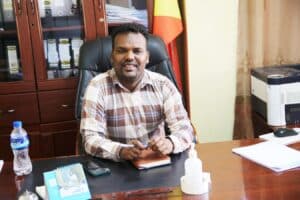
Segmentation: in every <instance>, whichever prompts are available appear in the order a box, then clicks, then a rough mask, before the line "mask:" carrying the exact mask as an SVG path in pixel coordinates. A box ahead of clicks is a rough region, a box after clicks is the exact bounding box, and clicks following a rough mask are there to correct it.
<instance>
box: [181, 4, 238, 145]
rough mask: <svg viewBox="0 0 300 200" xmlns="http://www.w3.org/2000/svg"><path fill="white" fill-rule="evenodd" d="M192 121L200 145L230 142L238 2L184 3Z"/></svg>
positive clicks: (232, 120) (234, 82)
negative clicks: (202, 143)
mask: <svg viewBox="0 0 300 200" xmlns="http://www.w3.org/2000/svg"><path fill="white" fill-rule="evenodd" d="M184 10H185V11H184V13H185V15H186V16H185V19H186V24H187V38H188V44H187V45H188V63H189V74H188V76H189V80H190V81H189V85H190V91H189V92H190V109H191V120H192V123H193V124H194V126H195V128H196V130H197V133H198V140H199V141H200V143H201V142H212V141H224V140H231V139H232V134H233V124H234V99H235V88H236V85H235V84H236V48H237V19H238V0H226V1H224V0H185V1H184Z"/></svg>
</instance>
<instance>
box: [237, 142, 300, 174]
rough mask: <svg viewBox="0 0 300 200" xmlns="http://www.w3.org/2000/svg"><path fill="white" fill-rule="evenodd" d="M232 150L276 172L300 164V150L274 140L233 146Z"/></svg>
mask: <svg viewBox="0 0 300 200" xmlns="http://www.w3.org/2000/svg"><path fill="white" fill-rule="evenodd" d="M232 151H233V152H234V153H236V154H239V155H240V156H242V157H245V158H247V159H249V160H251V161H253V162H256V163H258V164H260V165H262V166H265V167H267V168H269V169H271V170H273V171H276V172H281V171H284V170H288V169H292V168H296V167H299V166H300V151H297V150H295V149H292V148H290V147H287V146H285V145H282V144H279V143H276V142H272V141H267V142H261V143H258V144H254V145H250V146H246V147H238V148H233V149H232Z"/></svg>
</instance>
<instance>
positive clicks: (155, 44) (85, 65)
mask: <svg viewBox="0 0 300 200" xmlns="http://www.w3.org/2000/svg"><path fill="white" fill-rule="evenodd" d="M148 50H149V53H150V60H149V63H148V64H147V66H146V68H147V69H149V70H151V71H154V72H158V73H160V74H163V75H165V76H166V77H168V78H169V79H170V80H171V81H172V82H173V83H174V84H175V86H176V87H177V88H178V85H177V83H176V79H175V75H174V72H173V68H172V65H171V62H170V59H169V56H168V53H167V50H166V47H165V44H164V42H163V41H162V40H161V39H160V38H159V37H156V36H153V35H150V36H149V39H148ZM111 51H112V41H111V37H110V36H107V37H102V38H98V39H96V40H92V41H87V42H85V43H84V44H83V45H82V46H81V48H80V54H79V83H78V88H77V95H76V103H75V118H76V119H78V120H80V118H81V106H82V99H83V96H84V93H85V89H86V87H87V85H88V83H89V81H90V80H91V79H92V78H93V77H94V76H96V75H97V74H99V73H103V72H105V71H107V70H108V69H110V68H111V63H110V55H111ZM76 148H77V150H76V151H77V153H83V152H84V151H83V149H82V144H81V135H80V134H78V135H77V147H76Z"/></svg>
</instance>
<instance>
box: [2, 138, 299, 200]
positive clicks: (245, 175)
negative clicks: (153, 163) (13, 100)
mask: <svg viewBox="0 0 300 200" xmlns="http://www.w3.org/2000/svg"><path fill="white" fill-rule="evenodd" d="M257 141H259V140H236V141H229V142H217V143H205V144H198V145H197V151H198V154H199V156H200V158H201V160H202V163H203V169H204V171H206V172H210V173H211V180H212V185H211V190H210V192H209V193H208V194H206V195H202V196H191V195H184V194H182V193H181V191H180V188H179V187H178V183H179V180H177V178H176V180H163V179H162V180H161V181H162V182H164V181H165V182H166V183H167V184H166V185H164V186H162V187H157V186H154V188H152V189H150V188H148V189H144V190H141V188H143V187H144V186H141V188H137V190H130V191H119V192H115V193H111V192H108V193H106V192H104V193H105V194H99V193H102V192H97V191H92V194H93V197H95V198H100V199H101V198H102V199H112V198H114V199H158V198H159V199H181V198H182V197H183V199H210V200H214V199H215V200H219V199H230V200H234V199H248V200H249V199H255V200H256V199H289V200H293V199H300V168H297V169H293V170H289V171H285V172H282V173H275V172H273V171H271V170H269V169H267V168H265V167H262V166H259V165H257V164H255V163H253V162H251V161H248V160H246V159H244V158H241V157H240V156H238V155H235V154H233V153H232V152H231V149H232V148H234V147H238V146H245V145H249V144H253V143H256V142H257ZM291 147H293V148H295V149H298V150H300V143H298V144H294V145H291ZM182 156H184V155H181V156H180V157H179V158H178V157H177V158H176V159H179V160H181V161H179V164H178V166H176V167H175V168H177V169H175V171H176V170H177V172H178V173H181V172H182V170H183V168H182V167H183V166H182V160H183V159H181V157H182ZM68 159H75V160H76V159H79V160H80V159H82V158H81V157H76V156H75V157H70V158H68ZM55 160H56V163H57V164H64V160H65V159H64V158H56V159H55ZM36 162H37V163H44V164H45V163H47V161H45V160H39V161H34V163H36ZM173 164H174V163H173ZM41 165H43V164H41ZM176 165H177V163H176ZM47 167H49V166H42V168H45V169H48V168H47ZM172 167H174V166H172ZM164 170H166V171H168V169H167V168H165V169H164ZM148 173H154V172H151V170H149V171H148ZM167 173H168V172H167ZM30 176H31V177H32V176H34V178H33V179H32V178H28V177H30ZM39 176H40V175H38V174H31V175H29V176H28V177H25V179H21V180H16V179H15V176H14V174H13V171H12V165H11V163H10V162H5V163H4V168H3V169H2V172H1V174H0V198H1V199H16V195H17V191H18V188H21V189H22V187H24V183H26V185H30V184H31V186H32V187H34V186H35V185H36V184H40V181H41V180H39V179H40V178H39ZM119 176H120V177H124V174H119ZM146 178H148V179H149V177H146ZM88 179H89V178H88ZM29 180H30V181H29ZM94 181H95V180H93V181H92V182H90V180H89V184H90V183H93V184H95V182H94ZM124 181H125V182H126V183H128V185H129V184H134V183H131V182H132V181H133V182H134V180H130V181H128V180H124ZM175 183H176V184H175ZM145 184H147V183H145ZM172 184H175V185H174V186H172ZM145 186H146V185H145ZM92 190H93V189H92Z"/></svg>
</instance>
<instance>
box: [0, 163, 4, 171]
mask: <svg viewBox="0 0 300 200" xmlns="http://www.w3.org/2000/svg"><path fill="white" fill-rule="evenodd" d="M3 164H4V161H3V160H0V172H1V171H2V167H3Z"/></svg>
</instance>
